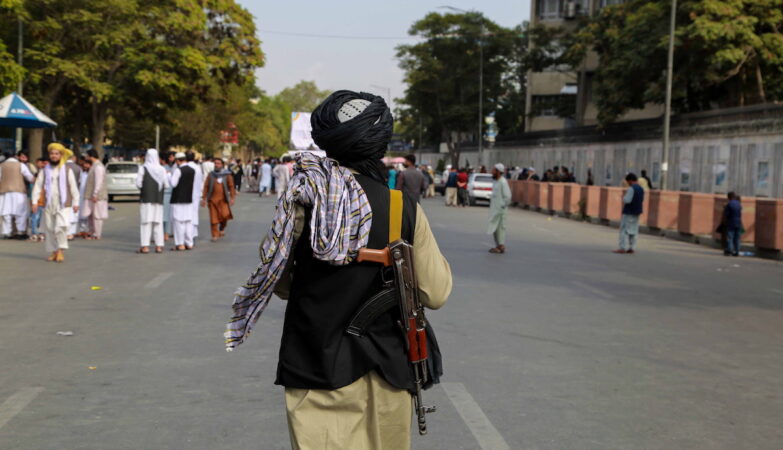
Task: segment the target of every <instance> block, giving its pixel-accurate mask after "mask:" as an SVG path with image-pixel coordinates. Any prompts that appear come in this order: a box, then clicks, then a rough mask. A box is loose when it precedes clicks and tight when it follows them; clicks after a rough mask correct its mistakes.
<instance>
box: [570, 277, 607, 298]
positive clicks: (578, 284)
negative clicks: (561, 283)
mask: <svg viewBox="0 0 783 450" xmlns="http://www.w3.org/2000/svg"><path fill="white" fill-rule="evenodd" d="M571 284H573V285H574V286H576V287H578V288H582V289H584V290H586V291H588V292H591V293H593V294H595V295H597V296H598V297H601V298H605V299H613V298H614V295H612V294H610V293H608V292H606V291H604V290H602V289H598V288H596V287H593V286H590V285H589V284H587V283H583V282H581V281H572V282H571Z"/></svg>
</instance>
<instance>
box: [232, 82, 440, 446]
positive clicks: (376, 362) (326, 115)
mask: <svg viewBox="0 0 783 450" xmlns="http://www.w3.org/2000/svg"><path fill="white" fill-rule="evenodd" d="M311 120H312V129H313V131H312V136H313V139H314V141H315V143H316V144H317V145H318V146H319V147H320V148H321V149H323V150H324V151H325V152H326V155H327V158H326V159H317V158H316V157H315V156H312V155H303V156H299V157H298V158H297V164H296V166H295V169H294V175H293V177H292V179H291V182H290V184H289V186H288V190H287V191H286V195H284V196H283V197H282V198H281V202H280V203H279V204H278V208H277V211H278V212H277V213H276V214H277V216H276V218H275V221H274V222H273V229H272V231H270V233H269V234H268V235H267V238H266V240H265V241H264V243H262V248H261V260H262V261H261V264H260V265H259V267H258V269H257V270H256V272H255V273H254V274H253V275H252V276H251V278H250V280H248V283H246V284H245V285H243V286H242V287H240V289H239V290H238V291H237V294H236V296H235V299H234V311H235V316H234V317H233V318H232V320H231V322H230V323H229V325H228V327H227V328H228V331H227V332H226V335H225V336H226V345H227V346H228V349H229V350H233V348H234V347H236V346H237V345H239V344H240V343H242V342H243V341H244V339H245V338H246V336H247V334H248V333H249V332H250V329H251V327H252V325H253V323H254V321H255V320H256V319H257V316H258V314H260V312H259V311H260V310H263V308H264V306H265V305H266V303H264V302H265V301H266V299H268V297H267V295H271V292H269V293H268V294H267V292H266V291H265V289H266V288H267V286H269V285H270V284H272V285H274V292H275V293H276V294H277V295H278V296H279V297H281V298H283V299H287V300H288V305H287V307H286V313H285V322H284V325H283V335H282V339H281V346H280V359H279V363H278V369H277V380H276V381H275V383H276V384H279V385H282V386H284V387H285V398H286V408H287V417H288V424H289V431H290V435H291V445H292V447H293V448H294V449H322V448H345V449H349V448H350V449H375V450H378V449H393V450H405V449H408V448H410V429H411V420H412V414H413V401H412V398H411V395H410V392H411V391H412V390H413V389H414V383H413V379H412V376H411V368H410V365H409V363H408V360H407V355H406V351H405V340H404V338H403V335H402V333H401V332H400V328H399V325H398V324H397V321H398V320H399V309H398V308H392V309H391V310H389V311H387V312H385V313H383V314H381V315H380V316H379V317H378V318H377V319H375V320H374V321H373V322H372V323H371V324H369V325H368V326H367V329H366V331H365V333H364V334H363V336H361V337H358V336H354V335H351V334H348V333H347V332H346V328H347V326H348V324H349V322H350V320H351V318H352V317H353V316H354V314H355V313H356V312H357V311H358V309H359V308H360V306H362V305H363V304H364V303H365V302H366V301H367V300H369V299H370V298H371V297H373V296H374V295H376V294H378V293H379V292H381V290H382V289H383V286H382V270H383V268H382V267H381V266H380V265H379V264H373V263H366V262H364V263H359V262H356V261H355V254H356V252H353V251H351V250H350V249H351V248H356V247H362V248H363V247H366V248H371V249H382V248H384V247H386V246H387V244H388V243H389V240H390V238H391V235H393V234H394V233H392V232H391V230H390V215H391V213H390V204H391V200H390V197H391V194H390V190H389V188H388V186H387V185H386V167H385V166H384V164H383V163H382V161H381V158H382V157H383V156H384V154H385V153H386V148H387V145H388V143H389V141H390V139H391V136H392V126H393V118H392V115H391V112H390V111H389V108H388V107H387V106H386V103H385V102H384V100H383V99H382V98H381V97H378V96H375V95H371V94H367V93H356V92H351V91H337V92H335V93H333V94H332V95H330V96H329V97H328V98H327V99H326V100H325V101H324V102H323V103H322V104H321V105H319V106H318V107H317V108H316V109H315V111H314V112H313V114H312V119H311ZM335 161H336V162H335ZM346 168H347V169H346ZM348 198H351V199H353V200H352V202H351V203H347V202H346V199H348ZM289 209H290V211H288V210H289ZM349 209H354V210H353V211H349ZM398 220H399V218H398ZM291 222H294V224H293V226H291ZM396 223H399V222H396ZM335 224H337V225H335ZM289 232H290V233H291V234H292V235H293V236H291V237H289ZM399 234H400V235H401V236H402V238H403V239H405V240H407V241H408V242H409V243H411V244H412V245H413V246H414V267H415V268H416V277H417V281H418V288H419V295H420V299H421V301H422V303H423V304H424V305H425V306H427V307H428V308H432V309H437V308H440V307H441V306H443V304H444V303H445V302H446V300H447V298H448V296H449V294H450V292H451V283H452V281H451V269H450V268H449V264H448V262H447V261H446V259H445V258H444V257H443V255H442V254H441V253H440V250H439V249H438V245H437V243H436V242H435V238H434V236H433V235H432V231H431V230H430V227H429V223H428V222H427V218H426V216H425V215H424V213H423V211H422V209H421V207H419V206H418V205H417V203H416V202H415V201H414V200H413V199H411V198H410V197H409V196H405V197H404V198H403V211H402V230H401V232H400V233H399ZM331 242H342V243H344V245H343V244H340V245H332V244H330V243H331ZM357 243H358V244H357ZM280 248H283V249H285V250H282V251H281V250H280ZM289 248H290V251H289V250H288V249H289ZM346 248H349V249H348V251H347V252H346V251H345V249H346ZM328 253H331V256H325V255H326V254H328ZM288 255H290V258H288ZM278 269H279V270H278ZM278 274H280V275H279V277H278ZM259 299H260V300H259ZM254 301H256V303H254ZM433 351H434V350H433ZM439 375H440V374H439V373H437V374H433V378H437V376H439Z"/></svg>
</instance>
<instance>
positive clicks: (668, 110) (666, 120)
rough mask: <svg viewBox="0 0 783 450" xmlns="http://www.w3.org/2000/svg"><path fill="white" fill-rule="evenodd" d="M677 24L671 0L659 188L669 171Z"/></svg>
mask: <svg viewBox="0 0 783 450" xmlns="http://www.w3.org/2000/svg"><path fill="white" fill-rule="evenodd" d="M676 25H677V0H672V11H671V18H670V23H669V55H668V60H667V62H666V106H665V110H664V113H663V161H662V162H661V190H664V189H666V186H667V181H668V178H669V177H668V173H669V132H670V126H671V125H670V124H671V119H672V74H673V72H674V31H675V28H676Z"/></svg>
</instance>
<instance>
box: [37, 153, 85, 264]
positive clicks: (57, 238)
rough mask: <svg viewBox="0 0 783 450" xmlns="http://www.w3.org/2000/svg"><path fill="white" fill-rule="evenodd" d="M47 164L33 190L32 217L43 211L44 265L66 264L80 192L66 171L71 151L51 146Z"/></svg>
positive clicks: (69, 171) (71, 174)
mask: <svg viewBox="0 0 783 450" xmlns="http://www.w3.org/2000/svg"><path fill="white" fill-rule="evenodd" d="M47 152H48V154H49V164H48V165H47V166H45V168H44V173H43V176H39V177H38V178H36V179H35V186H33V213H35V212H36V211H38V209H39V208H40V209H43V225H44V235H45V242H46V251H47V252H48V253H51V255H50V256H49V257H48V258H46V260H47V261H54V262H63V261H65V253H64V252H65V250H67V249H68V227H69V225H70V222H71V213H77V212H79V206H78V205H79V188H78V187H77V186H76V178H75V177H74V174H73V171H71V170H68V169H67V168H66V167H65V162H66V161H67V160H68V158H70V156H71V154H72V153H71V151H70V150H68V149H66V148H65V147H64V146H63V145H62V144H60V143H57V142H54V143H51V144H49V146H48V147H47Z"/></svg>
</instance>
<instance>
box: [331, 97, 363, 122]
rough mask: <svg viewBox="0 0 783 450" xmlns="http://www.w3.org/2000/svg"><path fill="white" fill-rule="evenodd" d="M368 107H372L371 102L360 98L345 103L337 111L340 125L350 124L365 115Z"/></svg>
mask: <svg viewBox="0 0 783 450" xmlns="http://www.w3.org/2000/svg"><path fill="white" fill-rule="evenodd" d="M368 106H370V102H369V101H367V100H362V99H360V98H357V99H354V100H351V101H349V102H345V103H343V106H341V107H340V109H339V110H338V111H337V120H339V121H340V123H343V122H348V121H349V120H351V119H353V118H354V117H356V116H358V115H359V114H361V113H363V112H364V110H365V109H367V107H368Z"/></svg>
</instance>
